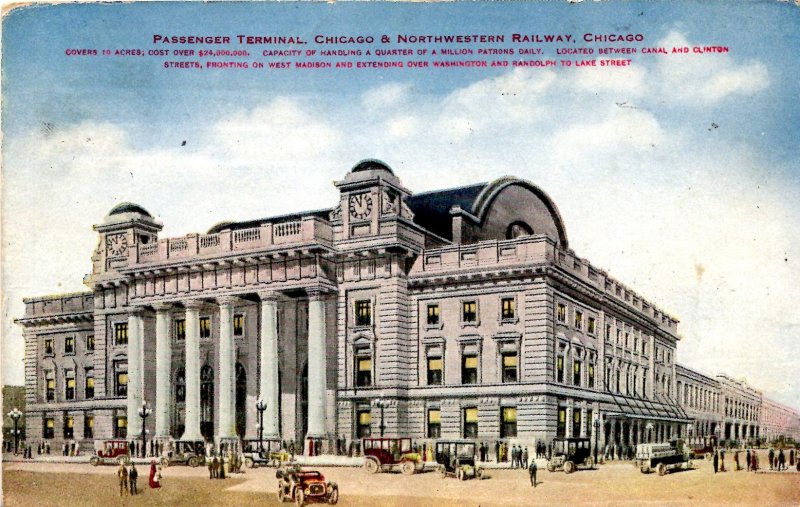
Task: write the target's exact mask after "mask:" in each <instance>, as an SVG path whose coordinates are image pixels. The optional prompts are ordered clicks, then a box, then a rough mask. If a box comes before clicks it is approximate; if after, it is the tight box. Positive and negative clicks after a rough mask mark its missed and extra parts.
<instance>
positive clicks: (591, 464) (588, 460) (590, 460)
mask: <svg viewBox="0 0 800 507" xmlns="http://www.w3.org/2000/svg"><path fill="white" fill-rule="evenodd" d="M584 463H585V464H586V466H587V467H589V468H592V467H594V459H593V458H592V457H591V456H589V457H588V458H586V461H584ZM634 466H635V465H634Z"/></svg>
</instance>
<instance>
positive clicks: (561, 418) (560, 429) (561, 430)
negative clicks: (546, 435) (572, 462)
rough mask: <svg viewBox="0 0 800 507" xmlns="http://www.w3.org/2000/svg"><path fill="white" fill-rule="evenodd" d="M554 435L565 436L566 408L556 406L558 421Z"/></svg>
mask: <svg viewBox="0 0 800 507" xmlns="http://www.w3.org/2000/svg"><path fill="white" fill-rule="evenodd" d="M556 436H557V437H565V436H567V409H566V408H565V407H558V423H557V424H556Z"/></svg>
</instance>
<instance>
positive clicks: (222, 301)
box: [217, 296, 242, 306]
mask: <svg viewBox="0 0 800 507" xmlns="http://www.w3.org/2000/svg"><path fill="white" fill-rule="evenodd" d="M241 302H242V299H241V298H239V297H236V296H220V297H218V298H217V304H219V305H220V306H223V305H226V306H228V305H230V306H233V305H235V304H239V303H241Z"/></svg>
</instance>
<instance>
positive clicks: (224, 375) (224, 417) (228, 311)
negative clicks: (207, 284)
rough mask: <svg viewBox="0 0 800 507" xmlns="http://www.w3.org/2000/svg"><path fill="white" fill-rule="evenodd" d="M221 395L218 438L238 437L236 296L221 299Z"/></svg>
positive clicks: (218, 402) (218, 409) (218, 398)
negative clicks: (234, 315)
mask: <svg viewBox="0 0 800 507" xmlns="http://www.w3.org/2000/svg"><path fill="white" fill-rule="evenodd" d="M218 301H219V368H218V371H219V396H217V413H218V414H219V429H218V430H217V432H216V433H217V434H216V435H215V436H216V437H217V439H223V438H235V437H236V391H235V390H236V382H235V381H234V375H235V371H236V348H235V345H234V342H233V305H234V303H235V302H236V301H237V298H235V297H223V298H220V299H219V300H218Z"/></svg>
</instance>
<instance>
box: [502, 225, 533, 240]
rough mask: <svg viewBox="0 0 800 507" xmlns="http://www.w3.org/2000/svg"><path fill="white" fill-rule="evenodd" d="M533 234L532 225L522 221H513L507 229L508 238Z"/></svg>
mask: <svg viewBox="0 0 800 507" xmlns="http://www.w3.org/2000/svg"><path fill="white" fill-rule="evenodd" d="M531 234H533V229H532V228H531V226H530V225H528V224H526V223H525V222H521V221H517V222H512V223H511V225H509V226H508V229H506V239H515V238H519V237H520V236H530V235H531Z"/></svg>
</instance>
